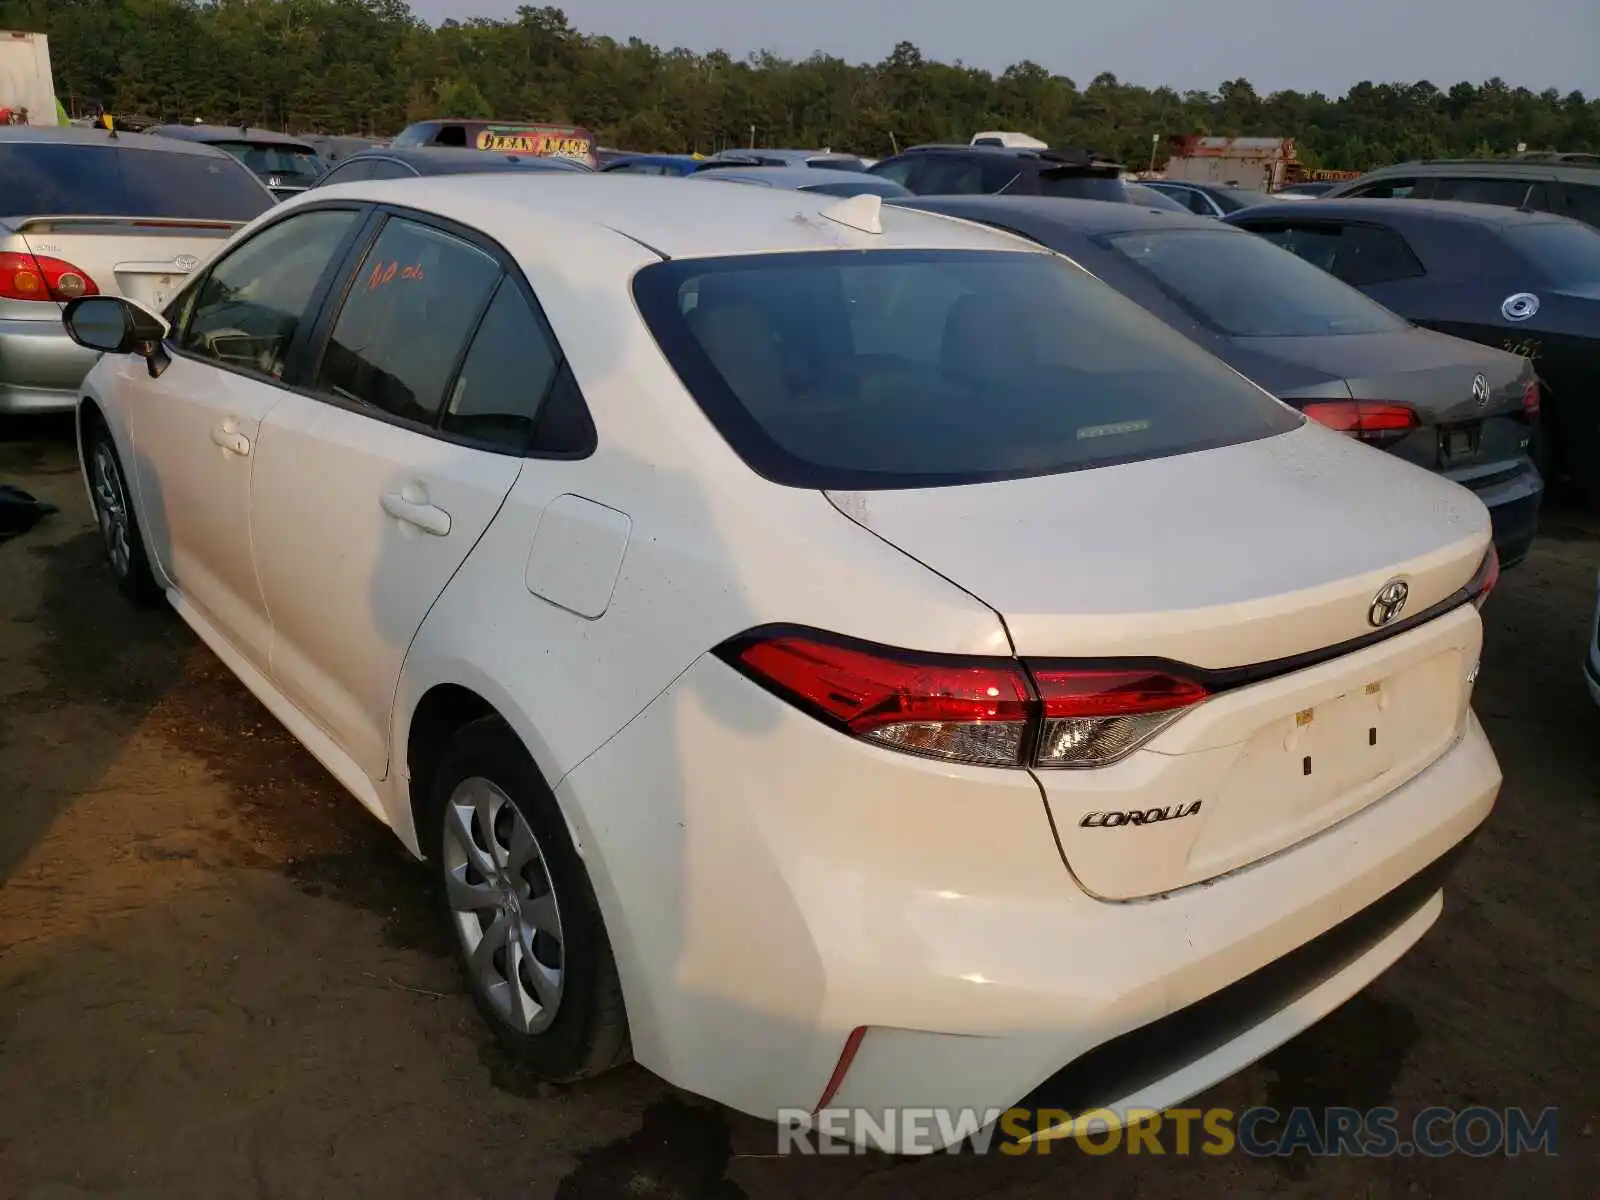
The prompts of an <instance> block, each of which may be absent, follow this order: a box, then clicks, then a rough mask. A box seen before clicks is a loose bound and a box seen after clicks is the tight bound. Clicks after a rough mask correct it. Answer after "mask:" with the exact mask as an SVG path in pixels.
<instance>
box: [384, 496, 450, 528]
mask: <svg viewBox="0 0 1600 1200" xmlns="http://www.w3.org/2000/svg"><path fill="white" fill-rule="evenodd" d="M409 490H410V489H409V488H408V489H407V491H409ZM383 511H384V512H386V513H388V514H389V515H390V516H391V517H393V518H394V519H395V520H397V521H404V522H405V523H406V524H407V525H415V526H416V527H417V528H418V529H420V530H422V531H423V532H424V533H431V534H433V536H434V537H448V536H449V534H450V514H449V513H447V512H445V510H444V509H442V508H440V507H438V506H437V505H435V504H429V503H427V502H426V501H421V502H419V501H416V500H411V499H408V498H407V496H406V495H405V493H404V492H390V493H388V494H387V495H385V496H384V498H383Z"/></svg>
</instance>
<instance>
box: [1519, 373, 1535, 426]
mask: <svg viewBox="0 0 1600 1200" xmlns="http://www.w3.org/2000/svg"><path fill="white" fill-rule="evenodd" d="M1522 415H1523V416H1524V417H1526V418H1528V420H1530V421H1536V420H1538V419H1539V381H1538V380H1537V379H1531V380H1529V381H1528V386H1527V387H1525V388H1523V389H1522Z"/></svg>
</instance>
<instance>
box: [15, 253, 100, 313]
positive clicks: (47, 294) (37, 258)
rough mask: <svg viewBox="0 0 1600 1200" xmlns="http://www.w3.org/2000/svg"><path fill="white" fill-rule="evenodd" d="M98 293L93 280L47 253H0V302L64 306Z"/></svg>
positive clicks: (69, 264)
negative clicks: (32, 302)
mask: <svg viewBox="0 0 1600 1200" xmlns="http://www.w3.org/2000/svg"><path fill="white" fill-rule="evenodd" d="M99 294H100V289H99V288H98V287H96V286H95V282H94V280H93V279H90V278H89V276H88V274H87V273H86V272H84V271H80V270H79V269H78V268H77V267H75V266H73V265H72V264H71V263H69V262H64V261H63V260H61V259H59V258H51V257H50V256H49V255H47V254H24V253H20V252H18V251H14V250H7V251H3V252H0V299H6V300H38V301H41V302H43V301H54V302H56V303H58V304H65V303H66V302H67V301H68V300H76V299H77V298H78V297H79V296H98V295H99Z"/></svg>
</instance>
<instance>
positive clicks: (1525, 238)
mask: <svg viewBox="0 0 1600 1200" xmlns="http://www.w3.org/2000/svg"><path fill="white" fill-rule="evenodd" d="M1506 241H1508V242H1510V243H1511V246H1512V249H1514V250H1516V252H1517V253H1518V254H1520V255H1522V257H1523V258H1525V259H1527V260H1528V261H1529V262H1531V263H1532V264H1533V265H1534V266H1535V267H1537V268H1538V269H1539V271H1540V272H1541V273H1542V274H1543V275H1544V276H1545V278H1547V279H1548V280H1549V281H1550V282H1551V283H1553V284H1555V286H1557V287H1572V286H1575V285H1579V284H1596V283H1600V229H1596V228H1594V227H1593V226H1592V225H1580V224H1579V223H1578V222H1576V221H1551V222H1549V223H1548V224H1537V225H1512V226H1510V227H1509V228H1508V229H1507V230H1506Z"/></svg>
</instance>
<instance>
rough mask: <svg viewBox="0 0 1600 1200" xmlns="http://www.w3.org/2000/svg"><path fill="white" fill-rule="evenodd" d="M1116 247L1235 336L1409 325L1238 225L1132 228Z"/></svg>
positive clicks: (1118, 239) (1313, 333) (1301, 334)
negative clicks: (1233, 227)
mask: <svg viewBox="0 0 1600 1200" xmlns="http://www.w3.org/2000/svg"><path fill="white" fill-rule="evenodd" d="M1110 242H1111V245H1112V246H1113V247H1114V248H1115V249H1116V250H1117V251H1118V252H1119V253H1121V254H1123V255H1125V256H1126V257H1127V258H1128V259H1129V261H1131V262H1132V263H1133V264H1134V265H1135V266H1137V267H1138V268H1139V269H1140V270H1142V271H1144V272H1145V273H1146V274H1148V275H1149V276H1151V278H1153V279H1154V280H1155V282H1156V283H1157V284H1158V285H1160V286H1161V288H1162V289H1163V290H1164V291H1166V292H1167V293H1168V294H1170V295H1172V296H1173V297H1174V298H1175V299H1177V300H1178V301H1179V302H1180V303H1182V304H1184V305H1185V306H1187V307H1188V308H1190V309H1192V310H1193V311H1194V312H1196V313H1197V314H1198V315H1199V316H1200V317H1202V318H1203V319H1204V320H1206V321H1209V322H1210V323H1211V324H1212V325H1214V326H1216V327H1217V328H1218V329H1220V330H1222V331H1223V332H1224V333H1228V334H1232V335H1234V336H1235V337H1317V336H1324V335H1327V334H1341V333H1379V332H1384V331H1391V330H1398V329H1404V328H1405V327H1406V323H1405V322H1404V321H1402V320H1401V319H1400V318H1399V317H1397V316H1395V315H1394V314H1393V313H1391V312H1390V311H1389V310H1388V309H1386V308H1384V307H1382V306H1381V305H1378V304H1375V303H1374V302H1373V301H1371V300H1368V299H1367V298H1366V297H1365V296H1363V295H1362V294H1361V293H1360V292H1358V291H1356V290H1355V289H1354V288H1352V287H1349V286H1347V285H1345V284H1343V283H1340V282H1339V281H1338V280H1337V279H1335V278H1333V277H1332V276H1331V275H1329V274H1327V273H1326V272H1324V271H1319V270H1317V268H1316V267H1314V266H1312V265H1311V264H1310V263H1308V262H1305V261H1304V260H1302V259H1300V258H1297V257H1295V256H1294V255H1293V254H1285V253H1284V252H1283V251H1282V250H1279V249H1278V248H1277V247H1275V246H1272V245H1270V244H1269V243H1268V242H1266V241H1265V240H1263V239H1261V238H1256V237H1251V236H1249V235H1247V234H1240V233H1235V232H1233V231H1231V230H1225V229H1218V230H1216V231H1215V232H1212V231H1210V230H1192V229H1172V230H1165V231H1162V232H1155V233H1128V234H1123V235H1121V236H1119V237H1114V238H1111V239H1110Z"/></svg>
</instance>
